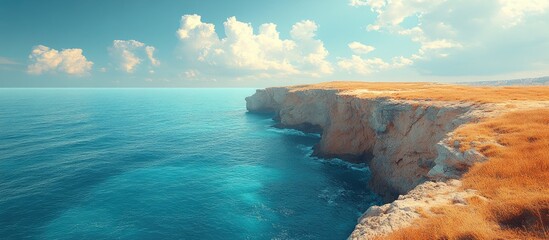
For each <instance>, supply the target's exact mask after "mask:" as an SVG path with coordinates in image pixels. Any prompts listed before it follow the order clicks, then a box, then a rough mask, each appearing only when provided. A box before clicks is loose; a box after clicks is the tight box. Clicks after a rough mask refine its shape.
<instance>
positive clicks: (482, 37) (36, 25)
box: [0, 0, 549, 87]
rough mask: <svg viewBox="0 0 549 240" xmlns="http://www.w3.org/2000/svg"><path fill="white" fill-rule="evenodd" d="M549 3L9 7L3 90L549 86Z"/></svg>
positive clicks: (365, 0) (2, 14)
mask: <svg viewBox="0 0 549 240" xmlns="http://www.w3.org/2000/svg"><path fill="white" fill-rule="evenodd" d="M546 29H549V1H547V0H522V1H521V0H486V1H472V0H429V1H420V0H393V1H385V0H350V1H349V0H326V1H312V0H308V1H305V0H293V1H248V0H240V1H213V0H200V1H191V0H179V1H144V0H131V1H129V0H118V1H103V0H98V1H66V0H54V1H31V0H0V87H263V86H275V85H288V84H301V83H311V82H321V81H331V80H361V81H442V82H456V81H471V80H491V79H510V78H523V77H524V78H525V77H537V76H545V75H549V31H547V30H546Z"/></svg>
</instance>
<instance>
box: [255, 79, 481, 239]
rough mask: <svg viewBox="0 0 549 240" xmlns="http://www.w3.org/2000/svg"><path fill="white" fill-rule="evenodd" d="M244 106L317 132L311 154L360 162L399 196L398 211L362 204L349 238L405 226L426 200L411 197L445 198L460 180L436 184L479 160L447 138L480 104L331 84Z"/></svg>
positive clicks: (264, 95)
mask: <svg viewBox="0 0 549 240" xmlns="http://www.w3.org/2000/svg"><path fill="white" fill-rule="evenodd" d="M246 106H247V109H248V110H249V111H250V112H273V113H274V115H275V119H276V120H277V121H278V122H279V126H280V127H286V128H295V129H300V130H306V131H320V132H321V134H322V138H321V140H320V142H319V143H318V145H317V146H315V151H314V154H315V155H317V156H320V157H338V158H342V159H344V160H348V161H353V162H365V163H367V164H368V165H369V167H370V170H371V173H372V179H371V185H372V188H373V189H374V190H375V191H376V192H378V193H379V194H381V195H382V196H384V197H386V199H387V200H388V201H393V200H395V199H397V198H398V196H399V195H403V196H401V197H400V200H397V201H395V202H394V203H392V204H393V205H395V206H396V205H398V206H401V207H402V208H400V207H398V208H397V207H395V206H393V205H390V204H389V205H384V206H381V207H377V206H376V207H372V208H371V209H369V210H368V212H366V213H365V215H364V216H363V217H362V218H361V219H360V221H359V223H358V225H357V228H356V229H355V231H354V232H353V234H352V236H351V237H352V238H365V239H367V238H369V237H371V236H376V235H380V234H386V233H388V232H390V231H393V230H395V229H396V228H399V227H404V226H408V225H409V224H410V223H411V221H412V220H413V219H415V218H417V217H419V214H418V213H417V211H418V210H417V209H416V208H414V207H411V206H416V205H421V204H419V203H414V201H416V202H417V201H424V200H425V199H424V198H423V197H417V196H427V195H428V196H435V197H434V198H435V199H438V200H437V201H438V202H443V201H446V202H448V201H450V200H448V196H450V192H452V191H454V190H455V189H457V188H456V187H455V186H457V185H459V181H457V180H450V181H454V182H452V183H449V184H446V183H443V182H444V181H448V180H449V179H457V178H459V177H460V175H461V174H462V173H463V172H464V171H465V170H467V168H468V167H469V166H471V165H472V164H473V163H474V162H477V161H483V160H485V158H484V156H482V155H481V154H479V153H478V152H476V151H475V150H470V151H468V152H465V153H462V152H460V151H459V143H449V142H448V141H449V140H448V139H449V138H448V136H449V135H450V134H451V132H452V131H453V130H454V129H455V128H456V127H458V126H459V125H461V124H463V123H466V122H468V121H472V120H475V119H476V117H475V116H476V114H475V112H477V111H478V110H479V109H478V107H475V106H474V105H472V104H470V103H460V102H436V101H420V100H397V99H391V98H388V97H372V98H368V97H366V98H364V97H358V96H356V95H354V94H352V93H350V92H345V91H339V90H331V89H305V90H300V89H292V88H267V89H264V90H257V92H256V93H255V94H254V95H253V96H250V97H248V98H246ZM432 181H437V182H438V183H434V182H432ZM433 184H435V185H433ZM437 186H438V187H437ZM414 188H416V190H414V191H411V190H412V189H414ZM441 189H442V190H441ZM419 192H422V193H419ZM455 194H458V193H455ZM455 194H454V195H455ZM464 194H465V193H464ZM464 194H461V195H464ZM466 194H470V193H469V192H467V193H466ZM466 194H465V195H466ZM438 195H439V197H436V196H438ZM454 195H452V196H454ZM458 195H459V194H458ZM461 195H459V196H461ZM406 199H408V200H406ZM404 200H406V201H404ZM386 208H387V209H386ZM384 209H385V210H384ZM391 209H398V211H397V210H394V211H392V210H391ZM378 210H379V211H378ZM395 219H396V220H395ZM393 220H394V221H393ZM386 224H389V225H390V226H385V225H386Z"/></svg>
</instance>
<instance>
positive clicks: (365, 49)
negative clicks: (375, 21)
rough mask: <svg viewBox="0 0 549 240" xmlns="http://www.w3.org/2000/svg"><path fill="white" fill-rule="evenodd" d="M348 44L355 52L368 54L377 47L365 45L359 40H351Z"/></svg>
mask: <svg viewBox="0 0 549 240" xmlns="http://www.w3.org/2000/svg"><path fill="white" fill-rule="evenodd" d="M348 46H349V48H350V49H351V51H353V52H354V53H355V54H368V53H370V52H371V51H374V50H375V49H376V48H375V47H372V46H369V45H365V44H362V43H359V42H351V43H349V45H348Z"/></svg>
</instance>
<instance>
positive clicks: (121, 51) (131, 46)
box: [109, 40, 160, 73]
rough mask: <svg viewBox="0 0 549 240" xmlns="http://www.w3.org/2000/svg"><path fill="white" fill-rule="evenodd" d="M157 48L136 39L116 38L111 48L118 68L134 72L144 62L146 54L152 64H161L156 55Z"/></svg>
mask: <svg viewBox="0 0 549 240" xmlns="http://www.w3.org/2000/svg"><path fill="white" fill-rule="evenodd" d="M155 50H156V49H155V47H153V46H147V45H145V44H144V43H142V42H139V41H136V40H114V41H113V44H112V47H110V48H109V52H110V54H111V56H112V57H113V58H114V59H115V61H116V64H117V65H118V68H119V69H120V70H122V71H125V72H127V73H133V72H134V71H135V70H136V69H137V67H138V66H139V65H140V64H141V63H143V57H144V56H146V57H147V59H148V60H149V62H150V64H151V65H152V66H158V65H160V61H158V60H157V59H156V58H155V57H154V51H155ZM153 72H154V71H153Z"/></svg>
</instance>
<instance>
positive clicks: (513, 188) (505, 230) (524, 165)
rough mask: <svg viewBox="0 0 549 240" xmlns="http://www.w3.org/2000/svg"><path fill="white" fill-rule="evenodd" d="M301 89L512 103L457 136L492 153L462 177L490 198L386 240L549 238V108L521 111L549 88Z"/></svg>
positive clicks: (444, 211)
mask: <svg viewBox="0 0 549 240" xmlns="http://www.w3.org/2000/svg"><path fill="white" fill-rule="evenodd" d="M293 89H294V90H305V89H337V90H340V91H353V94H355V95H357V96H360V97H366V98H371V97H392V98H399V99H412V100H438V101H459V102H474V103H477V104H483V103H506V102H507V104H506V105H505V107H506V108H508V110H513V109H514V110H515V111H509V112H508V113H505V114H502V115H499V116H496V117H493V118H486V119H483V120H481V121H480V122H478V123H471V124H466V125H463V126H461V127H459V128H458V129H456V131H455V132H454V136H453V138H454V140H459V141H460V142H461V145H460V148H461V150H462V151H465V150H467V149H469V148H472V147H474V148H475V149H477V150H479V151H480V152H481V153H483V154H484V155H485V156H487V157H488V161H486V162H484V163H478V164H475V165H474V166H473V167H472V168H471V169H469V171H468V172H467V173H466V174H465V175H464V176H463V178H462V180H463V183H464V186H463V187H464V188H470V189H476V190H478V191H479V193H480V195H482V196H484V197H486V198H488V201H484V200H481V199H479V198H478V197H474V198H470V199H468V202H469V205H467V206H457V205H456V206H449V207H444V208H438V209H431V212H434V213H433V214H432V215H428V216H426V214H425V213H424V214H422V216H423V218H422V219H421V220H419V221H417V222H416V223H415V225H414V226H413V227H409V228H405V229H401V230H399V231H397V232H395V233H393V234H392V235H390V236H386V237H383V238H380V239H549V109H547V108H538V109H533V110H517V109H518V108H517V107H518V105H520V104H524V102H517V101H549V87H547V86H545V87H543V86H531V87H470V86H456V85H443V84H432V83H360V82H331V83H321V84H314V85H303V86H295V87H293ZM357 90H358V91H357ZM364 90H366V91H364ZM452 142H453V141H452ZM433 210H434V211H433Z"/></svg>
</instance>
